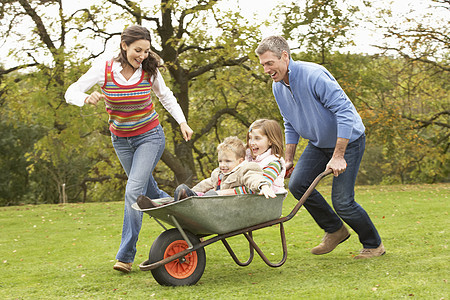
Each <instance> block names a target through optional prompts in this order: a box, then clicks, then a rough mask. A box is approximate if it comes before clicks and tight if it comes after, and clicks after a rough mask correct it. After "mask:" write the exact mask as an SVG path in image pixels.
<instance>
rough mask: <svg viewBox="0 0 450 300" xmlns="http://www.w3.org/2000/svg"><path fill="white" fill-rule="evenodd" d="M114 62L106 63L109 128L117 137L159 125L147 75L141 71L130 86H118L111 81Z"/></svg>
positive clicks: (127, 135)
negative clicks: (137, 79)
mask: <svg viewBox="0 0 450 300" xmlns="http://www.w3.org/2000/svg"><path fill="white" fill-rule="evenodd" d="M112 64H113V61H112V60H111V61H107V62H106V68H105V84H104V85H103V86H102V91H103V94H104V95H105V96H106V100H105V104H106V111H107V112H108V114H109V130H110V131H111V132H112V133H114V134H115V135H117V136H120V137H129V136H136V135H139V134H142V133H144V132H147V131H149V130H151V129H152V128H154V127H156V126H157V125H158V124H159V120H158V114H157V113H156V111H155V109H154V105H153V102H152V98H151V95H150V93H151V90H152V83H151V81H150V75H149V74H147V73H146V72H144V71H142V76H141V79H140V80H139V81H138V82H137V83H136V84H133V85H121V84H118V83H117V82H116V81H115V80H114V74H113V73H112V71H111V69H112Z"/></svg>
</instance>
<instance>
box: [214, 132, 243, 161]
mask: <svg viewBox="0 0 450 300" xmlns="http://www.w3.org/2000/svg"><path fill="white" fill-rule="evenodd" d="M224 150H225V151H227V150H228V151H232V152H233V153H234V154H236V157H237V158H244V159H245V145H244V142H242V140H241V139H239V138H238V137H237V136H229V137H226V138H225V139H224V140H223V142H222V143H220V144H219V145H218V146H217V152H220V151H224Z"/></svg>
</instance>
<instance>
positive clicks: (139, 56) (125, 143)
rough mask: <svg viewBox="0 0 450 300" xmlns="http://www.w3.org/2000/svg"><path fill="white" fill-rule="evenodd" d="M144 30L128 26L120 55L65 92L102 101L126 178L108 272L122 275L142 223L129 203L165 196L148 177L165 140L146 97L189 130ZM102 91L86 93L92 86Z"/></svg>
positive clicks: (186, 134) (72, 98)
mask: <svg viewBox="0 0 450 300" xmlns="http://www.w3.org/2000/svg"><path fill="white" fill-rule="evenodd" d="M150 43H151V37H150V32H149V31H148V30H147V29H146V28H144V27H142V26H130V27H128V28H126V29H125V30H124V31H123V33H122V35H121V43H120V53H119V55H118V56H117V57H115V58H114V59H112V60H110V61H107V62H102V64H97V65H94V66H93V67H92V68H91V69H90V70H89V71H88V72H86V74H84V75H83V76H81V77H80V79H79V80H78V81H77V82H75V83H73V84H72V85H71V86H70V87H69V88H68V89H67V91H66V94H65V98H66V101H67V102H68V103H71V104H75V105H78V106H83V105H84V104H86V103H88V104H93V105H96V104H97V102H98V101H100V100H104V101H105V105H106V111H107V112H108V114H109V129H110V131H111V139H112V143H113V146H114V149H115V151H116V154H117V156H118V158H119V160H120V163H121V164H122V167H123V168H124V170H125V172H126V174H127V176H128V181H127V186H126V191H125V212H124V221H123V229H122V241H121V243H120V247H119V251H118V253H117V255H116V259H117V262H116V263H115V265H114V269H115V270H118V271H122V272H125V273H128V272H130V271H131V266H132V264H133V261H134V257H135V255H136V242H137V240H138V235H139V231H140V229H141V225H142V212H139V211H137V210H134V209H132V208H131V205H132V204H133V203H135V202H136V199H137V197H138V196H139V195H143V194H144V195H147V196H148V197H150V198H153V199H156V198H163V197H168V195H167V193H165V192H164V191H162V190H160V189H159V188H158V185H157V183H156V181H155V179H154V178H153V176H152V172H153V169H154V168H155V166H156V164H157V163H158V161H159V159H160V158H161V155H162V153H163V151H164V146H165V137H164V132H163V129H162V127H161V125H160V124H159V120H158V114H157V113H156V111H155V109H154V103H153V102H152V99H151V95H150V93H151V90H153V91H154V92H155V94H156V96H157V97H158V98H159V100H160V102H161V103H162V104H163V106H164V107H165V108H166V109H167V111H168V112H169V113H170V114H171V115H172V116H173V117H174V119H175V120H176V121H177V122H178V123H179V124H180V130H181V133H182V134H183V138H184V139H185V140H186V141H188V140H189V139H190V138H191V136H192V133H193V131H192V129H191V128H190V127H189V125H188V124H187V123H186V119H185V117H184V114H183V111H182V110H181V107H180V106H179V104H178V102H177V100H176V99H175V97H174V95H173V93H172V92H171V91H170V89H169V88H168V87H167V86H166V85H165V83H164V80H163V78H162V76H161V73H160V72H159V69H158V68H160V67H162V65H161V59H160V58H159V57H158V56H157V55H156V54H155V53H153V52H152V51H151V50H150V45H151V44H150ZM95 84H98V85H100V86H101V89H102V93H99V92H93V93H91V94H90V95H89V94H86V91H88V90H89V89H90V88H91V87H92V86H94V85H95Z"/></svg>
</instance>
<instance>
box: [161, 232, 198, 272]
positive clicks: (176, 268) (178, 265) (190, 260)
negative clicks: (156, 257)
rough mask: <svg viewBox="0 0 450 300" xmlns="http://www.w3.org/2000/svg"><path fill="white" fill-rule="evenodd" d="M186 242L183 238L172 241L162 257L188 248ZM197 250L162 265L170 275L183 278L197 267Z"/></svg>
mask: <svg viewBox="0 0 450 300" xmlns="http://www.w3.org/2000/svg"><path fill="white" fill-rule="evenodd" d="M188 247H189V246H188V244H187V243H186V241H184V240H178V241H174V242H172V243H171V244H170V245H169V246H168V247H167V248H166V251H165V252H164V259H165V258H167V257H169V256H172V255H174V254H177V253H178V252H181V251H184V250H186V249H187V248H188ZM197 262H198V261H197V252H195V251H193V252H191V253H189V254H187V255H186V256H184V257H181V258H179V259H176V260H174V261H171V262H170V263H167V264H166V265H165V266H164V267H165V268H166V271H167V273H169V274H170V276H172V277H174V278H177V279H184V278H187V277H189V276H191V275H192V273H194V271H195V268H196V267H197Z"/></svg>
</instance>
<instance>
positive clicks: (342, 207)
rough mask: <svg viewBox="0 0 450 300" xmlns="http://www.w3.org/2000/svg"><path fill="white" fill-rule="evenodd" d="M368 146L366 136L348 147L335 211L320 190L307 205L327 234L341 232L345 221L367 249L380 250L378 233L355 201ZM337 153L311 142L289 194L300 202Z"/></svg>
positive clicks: (335, 194)
mask: <svg viewBox="0 0 450 300" xmlns="http://www.w3.org/2000/svg"><path fill="white" fill-rule="evenodd" d="M365 145H366V137H365V135H364V134H363V135H362V136H361V137H360V138H358V139H357V140H355V141H353V142H351V143H349V144H348V146H347V149H346V151H345V156H344V158H345V160H346V162H347V169H346V170H345V172H344V173H342V174H340V175H339V176H338V177H334V178H333V186H332V192H331V201H332V204H333V207H334V209H335V211H333V209H332V208H331V207H330V205H329V204H328V203H327V201H326V200H325V199H324V198H323V197H322V195H321V194H320V193H319V192H318V191H317V190H314V191H313V193H312V194H311V196H309V198H308V199H307V200H306V202H305V205H304V206H305V208H306V209H307V210H308V212H309V213H310V214H311V216H312V217H313V219H314V220H315V221H316V223H317V224H318V225H319V226H320V227H321V228H322V229H323V230H325V232H329V233H333V232H335V231H337V230H339V228H341V227H342V225H343V223H342V221H341V218H342V220H343V221H344V222H345V223H347V224H348V225H349V226H350V227H351V228H352V229H353V230H354V231H355V232H356V233H357V234H358V236H359V241H360V242H361V244H363V246H364V248H377V247H378V246H379V245H380V244H381V238H380V236H379V234H378V231H377V230H376V228H375V226H374V224H373V223H372V220H370V217H369V215H368V214H367V212H366V211H365V210H364V209H363V208H362V207H361V206H360V205H359V204H358V203H356V202H355V182H356V175H357V174H358V170H359V165H360V163H361V159H362V156H363V154H364V148H365ZM333 152H334V148H317V147H315V146H314V145H312V144H311V143H308V145H307V146H306V148H305V150H304V151H303V153H302V155H301V157H300V159H299V160H298V162H297V164H296V166H295V169H294V172H293V173H292V175H291V179H290V181H289V191H290V192H291V193H292V194H293V195H294V197H295V198H296V199H300V198H301V197H302V195H303V194H304V193H305V192H306V190H307V189H308V187H309V186H310V185H311V183H312V182H313V180H314V179H315V178H316V177H317V175H319V174H320V173H321V172H323V171H324V170H325V168H326V165H327V164H328V162H329V161H330V159H331V157H332V156H333Z"/></svg>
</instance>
